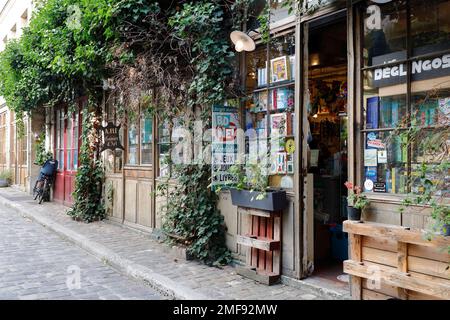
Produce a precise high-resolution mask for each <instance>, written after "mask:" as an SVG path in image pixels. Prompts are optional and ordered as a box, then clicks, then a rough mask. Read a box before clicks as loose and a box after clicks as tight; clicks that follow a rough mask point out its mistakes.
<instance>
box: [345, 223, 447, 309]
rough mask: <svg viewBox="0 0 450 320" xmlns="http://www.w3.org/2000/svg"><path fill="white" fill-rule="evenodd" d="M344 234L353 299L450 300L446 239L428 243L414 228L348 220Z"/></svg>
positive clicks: (440, 238)
mask: <svg viewBox="0 0 450 320" xmlns="http://www.w3.org/2000/svg"><path fill="white" fill-rule="evenodd" d="M344 231H345V232H348V234H349V243H350V251H351V253H350V260H346V261H344V272H346V273H348V274H350V275H351V276H352V277H351V293H352V298H353V299H356V300H374V299H375V300H382V299H402V300H426V299H444V300H449V299H450V268H449V266H450V255H449V254H448V253H447V246H449V245H450V237H444V236H436V237H435V238H433V240H432V241H428V240H426V239H425V238H424V234H423V232H422V231H421V230H418V229H415V230H412V229H411V230H410V229H409V228H405V227H401V226H393V225H386V224H379V223H371V222H358V221H348V220H347V221H345V222H344Z"/></svg>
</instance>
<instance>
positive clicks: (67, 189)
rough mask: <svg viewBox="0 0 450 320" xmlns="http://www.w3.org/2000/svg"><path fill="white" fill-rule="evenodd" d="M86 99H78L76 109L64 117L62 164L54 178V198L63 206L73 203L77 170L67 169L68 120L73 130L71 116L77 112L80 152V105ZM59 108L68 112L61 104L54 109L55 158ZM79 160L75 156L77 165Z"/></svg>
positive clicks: (70, 135) (70, 136)
mask: <svg viewBox="0 0 450 320" xmlns="http://www.w3.org/2000/svg"><path fill="white" fill-rule="evenodd" d="M85 100H86V99H80V101H79V102H78V103H77V104H78V110H77V111H75V112H74V113H72V114H71V115H70V117H69V116H67V117H66V119H64V134H63V141H62V150H63V160H62V161H63V164H62V169H58V170H57V172H56V179H55V185H54V200H55V201H56V202H60V203H62V204H64V205H65V206H71V205H72V203H73V199H72V192H73V191H74V188H75V175H76V172H77V170H69V169H68V168H67V154H68V152H67V151H68V149H67V146H68V144H67V141H68V139H69V138H73V137H72V132H70V133H69V132H67V127H68V121H72V125H71V128H72V130H73V118H74V115H75V114H78V128H77V130H78V141H77V142H78V143H77V149H78V154H79V152H80V140H81V129H82V114H81V109H82V108H81V107H82V105H83V103H84V102H85ZM61 109H63V110H64V112H65V114H67V112H68V107H67V106H63V107H60V108H59V109H56V110H55V114H54V115H55V120H56V121H55V127H54V137H55V139H54V141H53V150H54V151H53V154H54V155H55V158H57V152H59V151H58V150H57V139H58V131H57V129H58V124H57V123H56V122H57V121H59V118H58V111H60V110H61ZM73 145H74V141H73V140H72V143H71V146H72V149H71V150H73ZM60 161H61V159H60ZM71 161H72V162H73V152H72V159H71ZM79 162H80V157H79V156H78V157H77V167H78V166H79V164H80V163H79Z"/></svg>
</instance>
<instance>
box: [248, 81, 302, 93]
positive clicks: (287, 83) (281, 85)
mask: <svg viewBox="0 0 450 320" xmlns="http://www.w3.org/2000/svg"><path fill="white" fill-rule="evenodd" d="M292 85H295V80H287V81H280V82H278V83H271V84H270V85H268V86H267V85H266V86H264V87H258V88H257V89H255V90H253V91H252V92H253V93H257V92H261V91H266V90H272V89H278V88H284V87H289V86H292Z"/></svg>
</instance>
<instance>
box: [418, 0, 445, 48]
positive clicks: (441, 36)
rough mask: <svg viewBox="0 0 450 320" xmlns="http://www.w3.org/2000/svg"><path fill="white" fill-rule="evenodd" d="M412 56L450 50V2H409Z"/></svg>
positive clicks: (439, 0) (432, 0) (436, 0)
mask: <svg viewBox="0 0 450 320" xmlns="http://www.w3.org/2000/svg"><path fill="white" fill-rule="evenodd" d="M410 3H411V39H412V45H413V47H414V50H413V53H414V55H420V54H424V53H430V52H433V51H435V52H436V51H440V50H445V49H449V48H450V1H448V0H427V1H423V0H411V1H410Z"/></svg>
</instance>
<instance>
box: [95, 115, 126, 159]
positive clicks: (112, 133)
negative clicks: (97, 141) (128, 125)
mask: <svg viewBox="0 0 450 320" xmlns="http://www.w3.org/2000/svg"><path fill="white" fill-rule="evenodd" d="M100 130H101V131H103V143H102V147H101V149H100V152H103V151H105V150H113V151H114V150H116V149H122V150H124V148H123V146H122V144H121V142H120V135H119V133H120V124H119V125H118V126H116V125H115V124H114V123H112V122H108V124H107V126H106V127H102V128H100Z"/></svg>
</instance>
